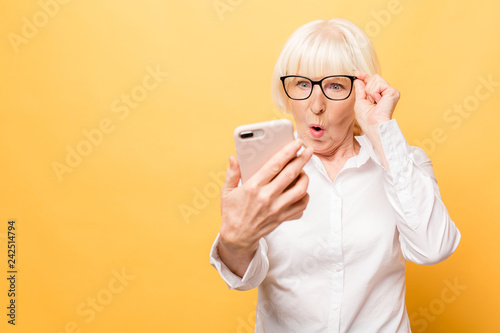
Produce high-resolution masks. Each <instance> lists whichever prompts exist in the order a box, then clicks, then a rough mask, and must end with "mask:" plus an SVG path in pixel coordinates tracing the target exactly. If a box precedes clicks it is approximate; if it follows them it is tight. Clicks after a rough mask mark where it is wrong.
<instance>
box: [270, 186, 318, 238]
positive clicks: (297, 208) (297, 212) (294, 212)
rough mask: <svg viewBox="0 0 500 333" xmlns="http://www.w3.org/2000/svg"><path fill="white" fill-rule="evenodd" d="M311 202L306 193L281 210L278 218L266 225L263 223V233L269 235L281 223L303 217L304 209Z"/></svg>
mask: <svg viewBox="0 0 500 333" xmlns="http://www.w3.org/2000/svg"><path fill="white" fill-rule="evenodd" d="M308 203H309V194H307V193H306V195H305V196H304V197H302V198H301V199H300V200H299V201H297V202H295V203H293V204H291V205H289V206H287V207H286V208H285V209H282V210H281V212H280V213H279V214H278V215H277V216H276V219H273V220H272V221H270V223H267V224H265V225H262V234H263V235H267V234H269V233H271V232H272V231H273V230H274V229H276V228H277V227H278V226H279V225H280V224H281V223H283V222H285V221H290V220H296V219H298V218H300V217H302V214H303V213H304V210H305V209H306V208H307V204H308Z"/></svg>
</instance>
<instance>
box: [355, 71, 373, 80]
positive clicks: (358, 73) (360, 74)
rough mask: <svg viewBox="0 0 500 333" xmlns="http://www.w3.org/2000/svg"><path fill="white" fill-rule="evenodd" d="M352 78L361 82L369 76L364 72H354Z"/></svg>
mask: <svg viewBox="0 0 500 333" xmlns="http://www.w3.org/2000/svg"><path fill="white" fill-rule="evenodd" d="M354 76H355V77H357V78H358V79H360V80H362V81H366V80H367V79H368V78H369V77H370V76H369V75H368V74H366V73H364V72H358V71H354Z"/></svg>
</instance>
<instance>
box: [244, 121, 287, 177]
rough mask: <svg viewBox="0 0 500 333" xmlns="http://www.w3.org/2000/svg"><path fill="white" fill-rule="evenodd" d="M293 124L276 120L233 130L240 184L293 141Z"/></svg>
mask: <svg viewBox="0 0 500 333" xmlns="http://www.w3.org/2000/svg"><path fill="white" fill-rule="evenodd" d="M294 139H295V138H294V136H293V123H292V122H291V121H290V120H288V119H277V120H271V121H265V122H262V123H256V124H249V125H242V126H238V127H237V128H236V129H235V130H234V141H235V145H236V155H237V156H238V162H239V164H240V171H241V182H242V183H245V181H247V180H248V179H249V178H250V177H252V175H253V174H254V173H256V172H257V171H258V170H259V169H260V168H261V167H262V166H263V165H264V164H265V163H266V162H267V161H268V160H269V159H270V158H271V157H272V156H273V155H274V154H276V153H277V152H278V151H280V150H281V149H282V148H283V147H284V146H286V145H287V144H288V143H289V142H291V141H293V140H294Z"/></svg>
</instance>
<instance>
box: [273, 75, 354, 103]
mask: <svg viewBox="0 0 500 333" xmlns="http://www.w3.org/2000/svg"><path fill="white" fill-rule="evenodd" d="M289 77H301V78H303V79H307V80H309V81H311V83H312V87H311V91H310V92H309V95H308V96H307V97H304V98H292V97H290V95H288V91H286V87H285V80H286V79H287V78H289ZM331 77H347V78H349V79H351V90H350V91H349V95H347V97H345V98H340V99H339V98H330V97H328V96H326V94H325V91H324V90H323V85H322V83H323V80H325V79H328V78H331ZM356 79H357V77H356V76H353V75H329V76H325V77H324V78H322V79H321V80H319V81H314V80H311V79H310V78H308V77H306V76H302V75H284V76H281V77H280V80H281V83H282V84H283V90H284V91H285V94H286V95H287V96H288V98H290V99H293V100H295V101H303V100H306V99H308V98H309V97H311V95H312V92H313V90H314V86H315V85H318V86H319V88H320V89H321V92H322V93H323V95H324V96H325V97H326V98H328V99H329V100H331V101H343V100H346V99H348V98H349V96H351V94H352V90H353V89H352V88H353V86H354V80H356Z"/></svg>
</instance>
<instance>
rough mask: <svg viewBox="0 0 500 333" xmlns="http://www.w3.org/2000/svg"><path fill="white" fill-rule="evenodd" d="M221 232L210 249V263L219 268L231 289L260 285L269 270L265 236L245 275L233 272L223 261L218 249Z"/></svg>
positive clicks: (245, 288)
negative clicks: (241, 275)
mask: <svg viewBox="0 0 500 333" xmlns="http://www.w3.org/2000/svg"><path fill="white" fill-rule="evenodd" d="M219 237H220V234H218V235H217V238H215V241H214V244H213V245H212V249H211V251H210V264H211V265H212V266H213V267H215V269H217V271H218V272H219V274H220V276H221V277H222V279H223V280H224V281H225V282H226V284H227V286H228V287H229V289H236V290H250V289H253V288H255V287H258V286H259V285H260V284H261V283H262V281H264V278H265V277H266V275H267V272H268V271H269V259H268V258H267V243H266V240H265V239H264V238H261V239H260V240H259V247H258V248H257V251H256V252H255V255H254V257H253V259H252V261H251V262H250V264H249V265H248V268H247V270H246V272H245V274H244V275H243V277H242V278H241V277H239V276H238V275H236V274H234V273H233V272H231V270H230V269H229V268H228V267H227V266H226V265H225V264H224V263H223V262H222V260H221V259H220V257H219V252H218V251H217V246H218V244H219Z"/></svg>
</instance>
